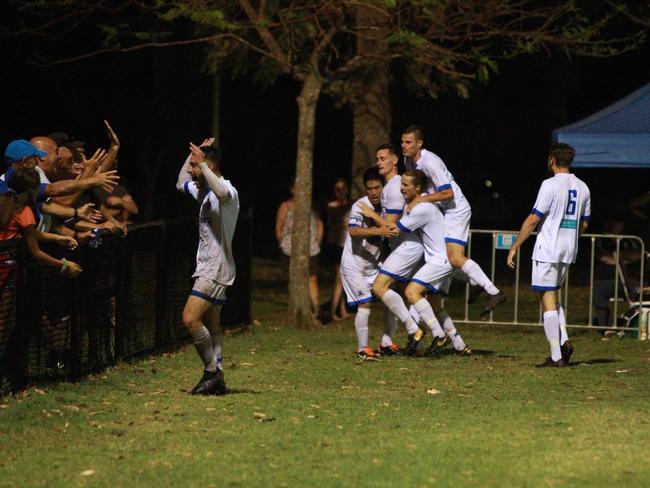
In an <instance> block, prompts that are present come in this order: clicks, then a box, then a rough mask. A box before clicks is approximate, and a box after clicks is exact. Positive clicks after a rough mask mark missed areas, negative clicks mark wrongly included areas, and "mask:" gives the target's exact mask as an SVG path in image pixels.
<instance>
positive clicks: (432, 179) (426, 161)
mask: <svg viewBox="0 0 650 488" xmlns="http://www.w3.org/2000/svg"><path fill="white" fill-rule="evenodd" d="M423 144H424V135H423V133H422V130H421V129H420V128H419V127H417V126H414V125H413V126H409V127H407V128H406V129H404V131H403V133H402V143H401V147H402V154H403V155H404V162H405V164H406V168H407V169H419V170H421V171H423V172H424V174H426V176H427V178H428V179H429V184H428V187H427V188H426V193H427V194H425V195H418V196H417V197H416V198H414V199H413V201H412V202H411V203H409V205H408V208H407V210H409V211H410V210H411V209H413V208H414V207H415V206H416V205H418V204H419V203H421V202H429V203H436V204H438V207H439V208H440V210H441V211H442V213H443V214H444V220H445V243H446V248H447V255H448V257H449V262H450V263H451V265H452V266H453V267H454V268H457V269H459V270H461V271H462V272H463V273H464V274H465V275H467V277H468V278H469V279H470V283H472V284H476V285H478V287H474V288H473V289H472V293H471V295H470V300H469V302H470V303H474V302H475V301H476V299H477V298H478V295H479V294H480V292H481V291H482V290H485V291H486V292H487V294H488V296H489V298H488V301H487V304H486V306H485V309H484V310H483V311H482V312H481V317H487V316H488V315H489V314H490V312H491V311H492V310H494V308H495V307H496V306H497V305H499V304H500V303H502V302H503V301H505V299H506V296H505V295H504V294H503V293H501V292H500V291H499V289H498V288H497V287H496V286H494V283H492V281H490V279H489V278H488V277H487V275H486V274H485V273H484V272H483V270H482V269H481V267H480V266H479V265H478V264H477V263H476V262H475V261H473V260H472V259H469V258H467V257H466V256H465V247H466V246H467V239H468V237H469V221H470V218H471V217H472V208H471V207H470V205H469V202H468V201H467V199H466V198H465V196H464V195H463V192H462V191H461V189H460V187H459V186H458V184H457V183H456V181H455V180H454V177H453V176H452V175H451V173H450V172H449V170H448V169H447V167H446V166H445V163H444V162H443V161H442V159H440V158H439V157H438V156H437V155H435V154H434V153H432V152H431V151H427V150H426V149H424V148H423V147H422V146H423Z"/></svg>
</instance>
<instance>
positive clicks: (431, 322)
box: [413, 298, 445, 338]
mask: <svg viewBox="0 0 650 488" xmlns="http://www.w3.org/2000/svg"><path fill="white" fill-rule="evenodd" d="M413 306H414V307H415V310H416V311H417V312H418V314H420V318H421V319H422V320H424V322H425V323H426V324H427V327H429V329H430V330H431V333H432V334H433V337H436V338H441V337H445V333H444V332H443V330H442V327H440V324H439V323H438V319H436V316H435V314H434V313H433V309H432V308H431V305H430V304H429V302H428V301H427V299H426V298H420V300H418V301H417V302H415V303H414V304H413Z"/></svg>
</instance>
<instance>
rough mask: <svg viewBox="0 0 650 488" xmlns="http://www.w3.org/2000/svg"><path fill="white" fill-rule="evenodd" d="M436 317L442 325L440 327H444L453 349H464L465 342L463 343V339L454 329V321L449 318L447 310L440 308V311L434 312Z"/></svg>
mask: <svg viewBox="0 0 650 488" xmlns="http://www.w3.org/2000/svg"><path fill="white" fill-rule="evenodd" d="M436 317H437V318H438V322H440V324H441V325H442V328H443V329H445V332H446V333H447V336H448V337H449V338H450V339H451V342H452V344H453V345H454V349H456V350H457V351H462V350H463V349H465V347H466V346H467V344H465V341H464V340H463V338H462V337H461V335H460V334H459V333H458V331H457V330H456V327H455V326H454V322H453V321H452V320H451V317H450V316H449V314H448V313H447V311H446V310H440V312H438V313H437V314H436Z"/></svg>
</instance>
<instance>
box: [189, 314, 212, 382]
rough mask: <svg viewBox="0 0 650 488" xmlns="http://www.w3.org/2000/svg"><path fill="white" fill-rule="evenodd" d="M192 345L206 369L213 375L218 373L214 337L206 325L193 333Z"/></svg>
mask: <svg viewBox="0 0 650 488" xmlns="http://www.w3.org/2000/svg"><path fill="white" fill-rule="evenodd" d="M192 343H193V344H194V347H195V348H196V352H197V353H198V354H199V356H200V358H201V360H202V361H203V367H204V369H205V370H206V371H210V372H211V373H214V372H215V371H217V362H216V359H215V356H214V349H213V347H212V337H211V336H210V332H209V331H208V329H207V328H206V327H205V326H204V325H202V326H201V327H199V328H198V329H196V330H195V331H193V332H192Z"/></svg>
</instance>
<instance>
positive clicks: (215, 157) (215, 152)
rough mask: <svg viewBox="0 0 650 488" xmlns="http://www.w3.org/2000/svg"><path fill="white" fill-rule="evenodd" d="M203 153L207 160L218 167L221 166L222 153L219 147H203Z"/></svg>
mask: <svg viewBox="0 0 650 488" xmlns="http://www.w3.org/2000/svg"><path fill="white" fill-rule="evenodd" d="M201 151H203V154H205V159H207V160H208V161H210V162H211V163H214V164H216V165H217V166H218V167H220V166H221V151H219V148H218V147H217V146H215V145H211V146H201Z"/></svg>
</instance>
